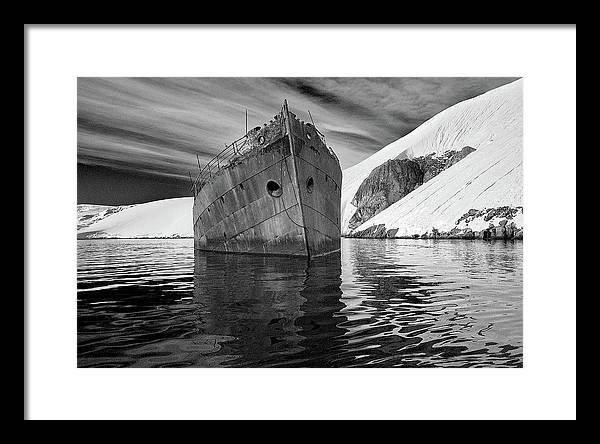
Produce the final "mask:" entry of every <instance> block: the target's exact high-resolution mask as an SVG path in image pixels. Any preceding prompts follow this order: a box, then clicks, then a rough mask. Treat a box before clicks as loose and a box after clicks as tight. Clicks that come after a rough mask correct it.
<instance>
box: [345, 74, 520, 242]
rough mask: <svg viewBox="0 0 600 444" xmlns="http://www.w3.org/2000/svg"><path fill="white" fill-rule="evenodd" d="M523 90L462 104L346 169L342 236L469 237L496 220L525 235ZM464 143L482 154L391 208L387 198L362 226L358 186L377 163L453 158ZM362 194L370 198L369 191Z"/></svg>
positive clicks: (449, 168)
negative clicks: (447, 235) (458, 233)
mask: <svg viewBox="0 0 600 444" xmlns="http://www.w3.org/2000/svg"><path fill="white" fill-rule="evenodd" d="M522 87H523V81H522V80H517V81H515V82H512V83H510V84H508V85H504V86H501V87H499V88H496V89H494V90H491V91H489V92H487V93H485V94H482V95H480V96H477V97H474V98H472V99H469V100H466V101H464V102H461V103H458V104H456V105H454V106H452V107H450V108H448V109H446V110H444V111H442V112H440V113H439V114H437V115H436V116H434V117H433V118H431V119H430V120H428V121H427V122H425V123H423V124H422V125H421V126H419V127H418V128H416V129H415V130H414V131H413V132H411V133H410V134H407V135H406V136H404V137H402V138H401V139H398V140H397V141H395V142H393V143H391V144H389V145H387V146H386V147H384V148H383V149H382V150H380V151H378V152H377V153H375V154H373V155H372V156H371V157H369V158H367V159H366V160H364V161H362V162H361V163H359V164H357V165H355V166H353V167H351V168H348V169H346V170H344V172H343V174H344V175H343V182H342V233H343V234H345V235H352V234H354V235H359V236H365V237H373V236H375V237H384V236H388V237H394V236H396V237H400V236H410V237H415V236H416V235H419V236H420V235H426V234H427V233H429V234H430V235H431V234H432V233H450V232H453V233H454V234H456V233H457V232H460V233H461V234H463V233H464V232H465V230H466V231H469V230H472V231H481V230H485V229H487V228H488V227H489V226H490V223H491V224H492V225H494V224H496V225H494V226H496V227H500V228H499V230H497V231H498V235H500V233H501V232H502V230H503V228H501V227H504V226H506V227H510V230H511V231H510V232H509V234H514V233H517V232H519V231H520V232H521V234H522V228H523V223H522V212H523V208H522V198H523V183H522V143H523V141H522V139H523V135H522V130H523V116H522ZM465 147H470V148H474V149H475V151H472V150H469V153H468V155H467V156H464V157H461V158H460V160H459V161H457V162H455V163H450V164H446V165H445V166H444V165H442V164H440V165H442V166H441V167H439V168H437V170H436V172H435V173H436V174H437V175H435V176H434V177H432V178H430V179H429V180H427V181H421V183H422V184H420V183H417V184H416V185H415V184H413V186H412V187H411V188H409V191H410V189H412V191H410V192H409V193H408V194H406V195H403V196H401V197H400V199H399V200H397V201H395V203H391V205H389V206H387V204H386V203H384V204H383V206H384V207H385V208H384V209H383V210H381V211H380V212H379V213H378V214H375V215H374V216H373V217H370V218H368V219H367V220H366V221H365V220H364V217H363V218H362V219H361V218H359V223H360V225H358V226H356V225H357V223H356V219H357V217H356V216H354V214H355V212H356V211H357V206H356V205H357V202H358V201H359V199H357V198H356V197H357V196H356V195H357V191H358V190H359V188H360V187H361V184H363V182H364V181H365V179H367V178H369V176H370V175H372V173H374V172H377V171H378V170H376V169H377V168H378V167H381V166H382V165H383V164H384V163H386V162H388V161H391V160H394V159H395V162H401V161H403V160H406V161H411V159H412V160H414V161H418V162H421V161H422V160H423V159H431V158H433V159H435V158H437V157H440V156H442V157H443V156H444V155H445V154H446V158H447V157H448V156H447V154H448V153H450V152H456V153H459V152H461V150H463V149H464V148H465ZM418 165H422V162H421V163H418ZM374 170H375V171H374ZM423 182H424V183H423ZM415 186H416V188H415ZM363 188H364V186H363ZM360 197H361V198H362V200H361V202H362V201H364V200H365V199H364V191H362V195H361V196H360ZM386 206H387V207H386ZM360 210H361V211H362V212H363V213H366V215H367V217H369V216H370V214H369V212H368V211H364V210H363V209H362V208H361V209H360ZM353 216H354V219H353ZM351 221H352V222H354V223H351ZM499 224H502V225H499ZM351 225H352V226H351ZM505 231H506V230H505ZM494 234H495V233H494V232H492V235H494ZM509 237H510V236H509Z"/></svg>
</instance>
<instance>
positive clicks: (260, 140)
mask: <svg viewBox="0 0 600 444" xmlns="http://www.w3.org/2000/svg"><path fill="white" fill-rule="evenodd" d="M258 143H259V144H261V145H262V144H263V143H265V136H260V137H259V138H258Z"/></svg>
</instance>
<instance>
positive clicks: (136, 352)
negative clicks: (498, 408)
mask: <svg viewBox="0 0 600 444" xmlns="http://www.w3.org/2000/svg"><path fill="white" fill-rule="evenodd" d="M522 255H523V243H522V242H520V241H517V242H512V241H509V242H504V241H494V242H484V241H462V240H460V241H452V240H396V239H390V240H370V239H369V240H367V239H343V240H342V252H341V254H340V255H337V256H336V257H330V258H327V259H321V260H319V261H316V262H313V263H311V264H310V265H308V264H307V262H306V261H303V260H296V259H285V258H268V257H259V256H245V255H223V254H207V253H197V254H196V257H194V251H193V242H192V240H191V239H180V240H95V241H94V240H92V241H83V240H82V241H78V249H77V262H78V270H77V276H78V277H77V288H78V293H77V322H78V325H77V328H78V336H77V346H78V366H79V367H106V366H119V367H120V366H125V367H184V366H200V367H205V366H233V367H262V366H289V367H353V366H358V367H367V366H382V367H392V366H400V367H462V366H473V367H521V366H522V365H523V331H522V329H523V323H522V313H523V309H522V308H523V304H522V302H523V301H522V286H523V272H522Z"/></svg>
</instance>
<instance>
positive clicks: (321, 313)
mask: <svg viewBox="0 0 600 444" xmlns="http://www.w3.org/2000/svg"><path fill="white" fill-rule="evenodd" d="M522 90H523V79H520V78H476V77H474V78H209V79H207V78H79V79H78V82H77V162H78V172H77V174H78V183H77V184H78V188H77V193H78V196H77V200H78V202H77V218H78V227H77V239H78V242H77V323H78V325H77V344H78V365H79V366H82V367H88V366H89V367H96V366H114V367H119V366H139V367H161V366H174V367H184V366H201V367H204V366H236V367H253V366H258V367H262V366H300V367H354V366H365V367H370V366H380V367H471V366H475V367H521V366H522V365H523V333H522V298H523V271H522V259H523V247H522V245H523V233H524V226H523V202H522V196H523V184H522V146H523V141H522V139H523V136H522V132H523V131H522V130H523V128H522V124H523V117H522Z"/></svg>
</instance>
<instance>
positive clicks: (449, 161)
mask: <svg viewBox="0 0 600 444" xmlns="http://www.w3.org/2000/svg"><path fill="white" fill-rule="evenodd" d="M473 151H475V149H474V148H471V147H470V146H465V147H464V148H462V149H461V150H460V151H446V152H444V153H442V154H440V155H436V153H432V154H429V155H427V156H421V157H416V158H414V159H406V158H404V159H391V160H388V161H387V162H385V163H384V164H382V165H380V166H378V167H377V168H374V169H373V171H371V174H369V176H368V177H367V178H366V179H365V180H364V181H363V182H362V183H361V185H360V187H359V188H358V190H357V192H356V194H355V195H354V198H353V199H352V205H354V206H355V207H356V208H357V209H356V211H355V213H354V214H353V215H352V218H351V219H350V222H349V224H348V226H349V228H350V229H354V228H356V227H358V226H360V225H361V224H363V223H364V222H366V221H368V220H369V219H370V218H372V217H373V216H375V215H376V214H378V213H380V212H382V211H383V210H385V209H386V208H387V207H389V206H390V205H392V204H393V203H395V202H397V201H399V200H400V199H402V198H403V197H404V196H406V195H407V194H408V193H410V192H411V191H413V190H414V189H416V188H417V187H419V186H420V185H422V184H424V183H425V182H427V181H428V180H430V179H432V178H433V177H435V176H437V175H438V174H439V173H441V172H442V171H444V170H445V169H447V168H449V167H450V166H452V165H454V164H455V163H457V162H458V161H460V160H462V159H464V158H465V157H466V156H467V155H469V154H470V153H472V152H473Z"/></svg>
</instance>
